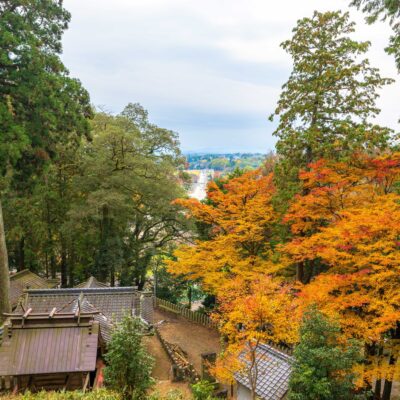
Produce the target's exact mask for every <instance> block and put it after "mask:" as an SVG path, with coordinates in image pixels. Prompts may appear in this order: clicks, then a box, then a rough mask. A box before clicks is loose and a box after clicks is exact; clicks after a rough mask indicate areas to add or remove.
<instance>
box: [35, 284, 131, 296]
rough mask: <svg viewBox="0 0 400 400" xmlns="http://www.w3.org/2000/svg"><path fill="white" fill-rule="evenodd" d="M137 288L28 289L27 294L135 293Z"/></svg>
mask: <svg viewBox="0 0 400 400" xmlns="http://www.w3.org/2000/svg"><path fill="white" fill-rule="evenodd" d="M137 291H138V290H137V288H136V287H135V286H118V287H101V288H85V287H81V288H79V287H76V288H61V289H28V290H27V293H29V294H30V295H35V294H50V293H54V294H55V295H61V294H76V293H113V292H114V293H115V292H117V293H124V292H125V293H134V292H137Z"/></svg>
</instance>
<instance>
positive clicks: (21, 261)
mask: <svg viewBox="0 0 400 400" xmlns="http://www.w3.org/2000/svg"><path fill="white" fill-rule="evenodd" d="M17 269H18V271H23V270H24V269H25V238H24V237H22V238H21V239H20V240H19V242H18V263H17Z"/></svg>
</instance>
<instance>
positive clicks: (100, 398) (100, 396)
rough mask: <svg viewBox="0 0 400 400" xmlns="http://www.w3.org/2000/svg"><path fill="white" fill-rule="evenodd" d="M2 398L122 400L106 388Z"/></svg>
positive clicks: (9, 399)
mask: <svg viewBox="0 0 400 400" xmlns="http://www.w3.org/2000/svg"><path fill="white" fill-rule="evenodd" d="M0 398H1V399H2V400H122V396H121V395H120V394H119V393H117V392H112V391H110V390H106V389H99V390H94V391H93V392H86V393H83V392H81V391H71V392H46V391H41V392H38V393H30V392H26V393H24V394H21V395H19V396H12V395H8V396H7V395H6V396H0Z"/></svg>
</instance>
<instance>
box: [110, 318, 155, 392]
mask: <svg viewBox="0 0 400 400" xmlns="http://www.w3.org/2000/svg"><path fill="white" fill-rule="evenodd" d="M141 331H142V323H141V321H140V320H139V319H138V318H132V317H130V316H126V317H125V318H124V319H123V320H122V322H121V323H120V324H118V326H117V328H116V329H115V331H114V332H113V334H112V337H111V341H110V343H109V345H108V351H107V354H106V355H105V359H106V362H107V367H106V368H105V369H104V376H105V381H106V384H107V386H109V387H110V388H111V389H114V390H116V391H120V392H122V393H123V395H124V399H144V398H145V394H146V391H147V389H149V388H150V387H151V386H152V385H153V383H154V380H153V378H152V377H151V370H152V368H153V364H154V359H153V358H152V357H151V356H150V355H149V354H148V353H147V351H146V349H145V348H144V346H143V344H142V334H141Z"/></svg>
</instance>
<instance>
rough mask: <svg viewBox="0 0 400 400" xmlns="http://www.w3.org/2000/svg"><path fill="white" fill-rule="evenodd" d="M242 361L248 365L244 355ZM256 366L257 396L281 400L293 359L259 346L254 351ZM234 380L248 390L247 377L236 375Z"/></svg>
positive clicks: (267, 347)
mask: <svg viewBox="0 0 400 400" xmlns="http://www.w3.org/2000/svg"><path fill="white" fill-rule="evenodd" d="M241 358H242V361H243V362H245V363H249V361H247V360H246V357H245V355H244V354H243V355H242V357H241ZM256 358H257V365H258V378H257V388H256V393H257V395H258V396H259V397H260V398H262V399H265V400H282V399H283V398H284V396H285V395H286V393H287V391H288V387H289V378H290V374H291V372H292V364H293V360H294V359H293V357H291V356H288V355H287V354H285V353H283V352H281V351H279V350H277V349H274V348H273V347H271V346H269V345H267V344H261V345H259V346H258V348H257V350H256ZM235 378H236V380H237V381H238V382H239V383H241V384H242V385H244V386H246V387H247V388H249V389H250V382H249V378H248V376H246V374H244V373H237V374H236V375H235Z"/></svg>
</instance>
